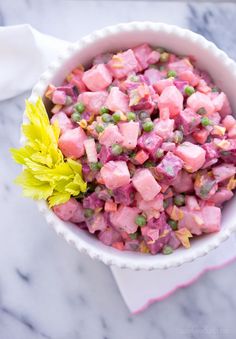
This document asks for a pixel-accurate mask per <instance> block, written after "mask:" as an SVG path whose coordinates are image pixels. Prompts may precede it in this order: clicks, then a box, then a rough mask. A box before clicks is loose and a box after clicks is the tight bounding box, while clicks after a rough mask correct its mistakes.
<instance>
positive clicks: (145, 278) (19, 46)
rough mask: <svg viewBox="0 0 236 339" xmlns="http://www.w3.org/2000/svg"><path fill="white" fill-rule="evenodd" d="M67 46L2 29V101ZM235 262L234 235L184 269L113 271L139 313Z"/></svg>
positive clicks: (22, 28) (23, 29) (22, 29)
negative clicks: (179, 289) (212, 271)
mask: <svg viewBox="0 0 236 339" xmlns="http://www.w3.org/2000/svg"><path fill="white" fill-rule="evenodd" d="M67 45H68V42H66V41H63V40H59V39H56V38H53V37H51V36H48V35H45V34H42V33H40V32H38V31H36V30H35V29H33V28H32V27H30V26H29V25H19V26H10V27H0V46H1V53H0V74H1V77H0V100H4V99H8V98H11V97H14V96H16V95H19V94H21V93H23V92H24V91H26V90H28V89H30V88H31V87H32V86H33V84H34V83H35V82H36V81H37V79H38V77H39V75H40V73H42V71H44V70H45V68H46V67H47V65H48V64H49V63H50V62H51V61H52V60H53V59H54V58H55V57H56V55H57V54H58V53H59V52H60V51H61V50H62V49H63V48H65V47H66V46H67ZM234 259H236V237H235V235H234V236H231V238H230V239H228V240H227V241H225V242H224V243H223V244H222V245H221V246H220V247H219V248H217V249H216V250H214V251H211V252H210V253H209V254H208V255H207V256H205V257H201V258H199V259H197V260H195V261H194V262H191V263H187V264H184V265H182V266H181V267H177V268H170V269H168V270H154V271H151V272H148V271H132V270H128V269H119V268H117V267H112V268H111V271H112V273H113V275H114V278H115V280H116V282H117V284H118V287H119V289H120V292H121V294H122V296H123V298H124V301H125V302H126V304H127V306H128V308H129V309H130V311H131V312H133V313H136V312H139V311H142V310H143V309H145V308H146V307H147V306H148V305H150V304H151V303H152V302H154V301H158V300H162V299H164V298H166V297H168V296H169V295H170V294H172V293H173V292H174V291H175V290H177V289H178V288H180V287H184V286H187V285H189V284H191V283H193V282H194V281H195V280H196V279H197V278H198V277H200V276H201V275H202V274H203V273H204V272H206V271H209V270H212V269H217V268H221V267H223V266H225V265H226V264H228V263H230V262H232V261H233V260H234ZM134 281H135V284H134V283H133V282H134Z"/></svg>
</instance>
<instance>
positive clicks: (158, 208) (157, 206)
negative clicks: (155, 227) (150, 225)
mask: <svg viewBox="0 0 236 339" xmlns="http://www.w3.org/2000/svg"><path fill="white" fill-rule="evenodd" d="M137 194H139V193H137ZM136 200H137V206H138V208H139V209H140V210H141V211H143V212H145V214H146V215H147V217H148V219H150V218H159V216H160V212H162V211H163V194H161V193H159V194H157V195H156V196H155V197H154V199H152V200H149V201H145V200H143V199H142V198H141V195H140V198H138V199H137V198H136Z"/></svg>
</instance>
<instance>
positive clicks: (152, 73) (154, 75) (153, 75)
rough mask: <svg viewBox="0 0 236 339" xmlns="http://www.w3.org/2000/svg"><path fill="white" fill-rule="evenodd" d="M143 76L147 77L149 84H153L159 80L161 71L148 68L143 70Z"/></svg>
mask: <svg viewBox="0 0 236 339" xmlns="http://www.w3.org/2000/svg"><path fill="white" fill-rule="evenodd" d="M144 75H145V77H146V78H147V79H148V81H149V83H150V85H153V84H155V83H156V82H157V81H159V80H161V73H160V71H158V70H157V69H155V68H149V69H147V70H146V71H145V72H144Z"/></svg>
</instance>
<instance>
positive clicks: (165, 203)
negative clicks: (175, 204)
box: [163, 200, 169, 209]
mask: <svg viewBox="0 0 236 339" xmlns="http://www.w3.org/2000/svg"><path fill="white" fill-rule="evenodd" d="M168 206H169V201H168V200H164V201H163V208H164V209H166V208H167V207H168Z"/></svg>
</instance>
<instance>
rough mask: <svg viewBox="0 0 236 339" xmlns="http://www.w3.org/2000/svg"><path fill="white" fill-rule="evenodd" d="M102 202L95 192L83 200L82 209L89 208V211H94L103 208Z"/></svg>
mask: <svg viewBox="0 0 236 339" xmlns="http://www.w3.org/2000/svg"><path fill="white" fill-rule="evenodd" d="M103 205H104V202H103V201H102V200H101V199H99V198H98V195H97V193H96V192H93V193H92V194H90V195H89V196H87V197H86V198H84V199H83V207H84V208H91V209H93V210H94V209H96V208H100V207H103Z"/></svg>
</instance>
